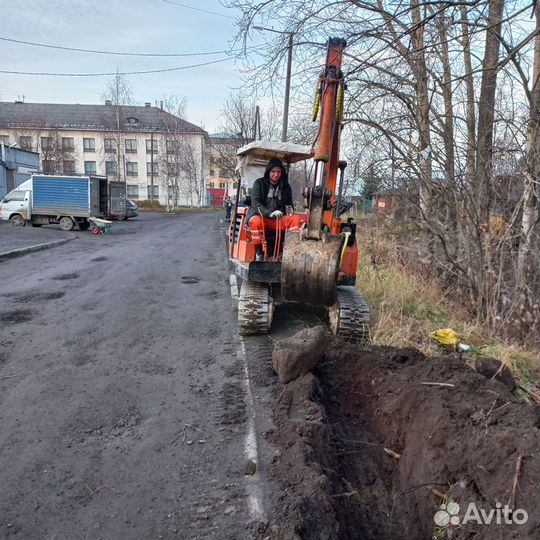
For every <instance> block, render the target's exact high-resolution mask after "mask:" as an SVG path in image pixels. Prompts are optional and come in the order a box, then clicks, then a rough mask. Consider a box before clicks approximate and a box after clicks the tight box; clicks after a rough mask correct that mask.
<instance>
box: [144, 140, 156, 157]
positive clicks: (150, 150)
mask: <svg viewBox="0 0 540 540" xmlns="http://www.w3.org/2000/svg"><path fill="white" fill-rule="evenodd" d="M157 147H158V142H157V141H156V140H155V139H154V140H152V139H146V153H147V154H157Z"/></svg>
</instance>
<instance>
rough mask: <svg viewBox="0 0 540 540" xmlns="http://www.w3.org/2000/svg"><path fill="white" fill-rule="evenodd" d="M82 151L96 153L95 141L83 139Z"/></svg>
mask: <svg viewBox="0 0 540 540" xmlns="http://www.w3.org/2000/svg"><path fill="white" fill-rule="evenodd" d="M83 149H84V151H85V152H95V151H96V139H87V138H86V137H85V138H84V139H83Z"/></svg>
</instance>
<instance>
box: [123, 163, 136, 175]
mask: <svg viewBox="0 0 540 540" xmlns="http://www.w3.org/2000/svg"><path fill="white" fill-rule="evenodd" d="M126 174H127V175H128V176H137V175H138V174H139V168H138V163H137V162H136V161H126Z"/></svg>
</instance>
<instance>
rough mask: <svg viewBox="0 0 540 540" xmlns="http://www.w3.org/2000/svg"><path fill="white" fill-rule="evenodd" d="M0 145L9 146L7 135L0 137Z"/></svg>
mask: <svg viewBox="0 0 540 540" xmlns="http://www.w3.org/2000/svg"><path fill="white" fill-rule="evenodd" d="M0 144H6V145H8V144H9V135H0Z"/></svg>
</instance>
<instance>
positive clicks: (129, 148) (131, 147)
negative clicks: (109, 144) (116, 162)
mask: <svg viewBox="0 0 540 540" xmlns="http://www.w3.org/2000/svg"><path fill="white" fill-rule="evenodd" d="M126 153H127V154H136V153H137V139H126Z"/></svg>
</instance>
